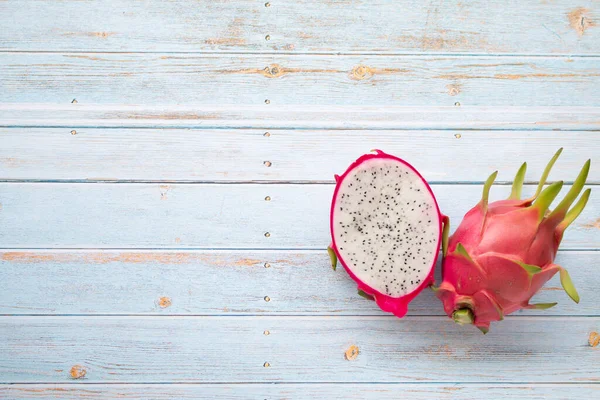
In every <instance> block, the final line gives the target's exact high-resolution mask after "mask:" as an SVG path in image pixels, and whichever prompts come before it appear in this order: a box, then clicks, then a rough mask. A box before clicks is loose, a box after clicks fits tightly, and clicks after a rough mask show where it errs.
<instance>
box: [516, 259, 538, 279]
mask: <svg viewBox="0 0 600 400" xmlns="http://www.w3.org/2000/svg"><path fill="white" fill-rule="evenodd" d="M515 262H516V263H517V264H519V265H520V266H521V268H523V269H524V270H525V271H527V273H528V274H529V277H531V276H532V275H534V274H537V273H538V272H541V271H542V268H540V267H538V266H537V265H531V264H525V263H524V262H520V261H515Z"/></svg>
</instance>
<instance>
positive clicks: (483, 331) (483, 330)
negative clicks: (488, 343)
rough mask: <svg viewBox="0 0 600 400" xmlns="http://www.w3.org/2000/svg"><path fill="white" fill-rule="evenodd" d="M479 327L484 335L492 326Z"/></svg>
mask: <svg viewBox="0 0 600 400" xmlns="http://www.w3.org/2000/svg"><path fill="white" fill-rule="evenodd" d="M477 329H479V330H480V331H481V333H483V334H484V335H485V334H487V333H488V332H489V331H490V328H486V327H485V326H478V327H477Z"/></svg>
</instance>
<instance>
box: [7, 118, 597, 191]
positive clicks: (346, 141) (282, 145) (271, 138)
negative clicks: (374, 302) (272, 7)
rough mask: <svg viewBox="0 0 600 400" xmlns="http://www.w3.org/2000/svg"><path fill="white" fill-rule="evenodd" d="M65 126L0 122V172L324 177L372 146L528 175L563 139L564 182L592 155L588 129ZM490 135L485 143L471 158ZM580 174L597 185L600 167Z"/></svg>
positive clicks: (560, 170) (425, 170) (458, 177)
mask: <svg viewBox="0 0 600 400" xmlns="http://www.w3.org/2000/svg"><path fill="white" fill-rule="evenodd" d="M72 130H73V129H65V128H50V129H47V128H12V129H10V128H0V140H1V141H2V142H3V143H4V145H3V146H1V147H0V180H87V181H94V180H101V181H106V180H140V181H161V180H167V181H171V182H173V181H193V182H207V181H229V182H232V181H235V182H249V181H288V182H289V181H312V182H314V181H319V182H329V183H333V175H334V174H335V173H338V174H340V173H342V172H343V171H344V170H345V169H346V168H347V166H348V165H349V164H350V162H351V161H352V157H354V158H357V157H358V156H359V155H360V154H362V153H364V152H367V151H369V150H370V149H376V148H377V149H382V150H384V151H386V152H389V153H391V154H395V155H398V156H402V157H406V158H408V159H409V160H410V162H411V164H412V165H414V166H415V168H417V169H418V170H419V171H420V172H421V174H423V175H424V176H425V177H426V178H427V179H428V181H430V182H457V181H466V182H483V181H484V180H485V179H486V178H487V177H488V175H489V174H491V173H492V172H493V171H495V170H499V171H500V178H499V179H501V180H504V181H510V180H511V179H512V175H511V174H513V173H514V172H516V171H517V169H518V168H519V166H520V164H521V162H523V161H525V160H526V161H527V163H528V173H527V176H526V180H527V181H536V180H538V179H539V177H540V176H541V174H542V171H543V169H544V167H545V165H546V163H547V162H548V159H549V158H550V156H551V155H552V154H554V152H555V151H556V149H558V148H559V147H561V146H563V147H564V148H565V150H564V152H563V154H562V156H561V158H560V160H559V162H558V165H557V166H556V169H555V171H554V173H552V175H551V176H550V179H564V180H567V181H572V180H573V179H575V177H576V176H577V174H578V173H579V170H580V169H581V165H583V162H584V159H585V157H586V156H587V157H591V156H592V155H594V154H598V153H600V144H599V143H597V142H596V141H594V140H593V139H594V138H595V137H596V135H597V133H595V132H588V131H570V132H555V133H552V134H548V132H539V131H460V130H444V131H423V130H411V131H396V130H369V131H358V130H269V131H268V136H265V130H258V129H236V130H233V129H229V130H210V129H202V130H189V129H141V128H137V129H123V128H121V129H118V128H115V129H96V128H74V132H73V133H74V134H73V133H71V131H72ZM490 143H494V151H490V150H487V151H485V154H481V156H474V155H476V154H478V153H480V152H481V149H485V148H486V147H488V146H489V144H490ZM48 149H52V151H48ZM507 155H510V156H507ZM465 160H469V161H468V164H469V166H468V167H467V165H466V161H465ZM265 161H269V162H271V166H270V167H266V166H265V165H264V162H265ZM588 182H590V183H600V168H592V170H591V171H590V175H589V177H588Z"/></svg>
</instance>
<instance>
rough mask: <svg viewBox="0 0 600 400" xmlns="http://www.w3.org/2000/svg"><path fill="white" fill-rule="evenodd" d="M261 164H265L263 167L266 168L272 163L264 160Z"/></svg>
mask: <svg viewBox="0 0 600 400" xmlns="http://www.w3.org/2000/svg"><path fill="white" fill-rule="evenodd" d="M263 164H265V167H267V168H268V167H270V166H271V165H273V164H272V163H271V161H265V162H264V163H263Z"/></svg>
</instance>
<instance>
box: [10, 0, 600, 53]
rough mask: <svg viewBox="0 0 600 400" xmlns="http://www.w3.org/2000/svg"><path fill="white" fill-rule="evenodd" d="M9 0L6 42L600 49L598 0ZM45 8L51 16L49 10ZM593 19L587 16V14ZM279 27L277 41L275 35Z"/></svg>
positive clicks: (118, 46) (28, 45) (29, 45)
mask: <svg viewBox="0 0 600 400" xmlns="http://www.w3.org/2000/svg"><path fill="white" fill-rule="evenodd" d="M264 4H265V2H262V1H250V0H236V1H223V2H215V1H208V0H203V1H191V0H187V1H171V2H167V3H164V2H144V3H140V2H136V1H133V0H126V1H119V2H115V1H85V2H81V1H61V2H55V1H49V0H46V1H35V2H34V1H27V2H24V1H3V2H2V3H1V4H0V14H2V15H5V16H9V18H5V23H4V28H5V29H3V30H2V32H0V49H1V50H42V51H46V50H69V51H71V50H73V51H81V50H96V51H97V50H118V51H238V52H239V51H257V52H268V51H271V52H272V51H281V52H307V51H309V52H353V51H362V52H395V53H402V52H409V53H418V52H424V53H454V52H461V53H465V52H466V53H473V52H475V53H481V52H486V53H534V54H535V53H556V54H591V53H599V52H600V47H599V45H598V43H599V42H600V31H599V30H598V28H597V27H596V26H595V24H594V22H595V20H596V19H597V15H598V13H599V12H600V9H599V8H598V3H597V2H594V1H593V0H582V1H578V2H575V3H574V2H572V1H568V0H553V1H542V2H522V1H518V0H509V1H504V2H501V3H498V2H487V1H484V0H478V1H470V2H457V1H451V2H432V3H427V4H426V3H423V2H420V1H418V0H404V1H394V2H389V1H385V0H372V1H369V2H363V1H350V2H348V1H327V2H313V1H309V0H301V1H291V0H287V1H273V2H270V7H265V6H264ZM41 16H43V18H42V17H41ZM582 18H583V19H582ZM266 35H270V40H265V36H266Z"/></svg>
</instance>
